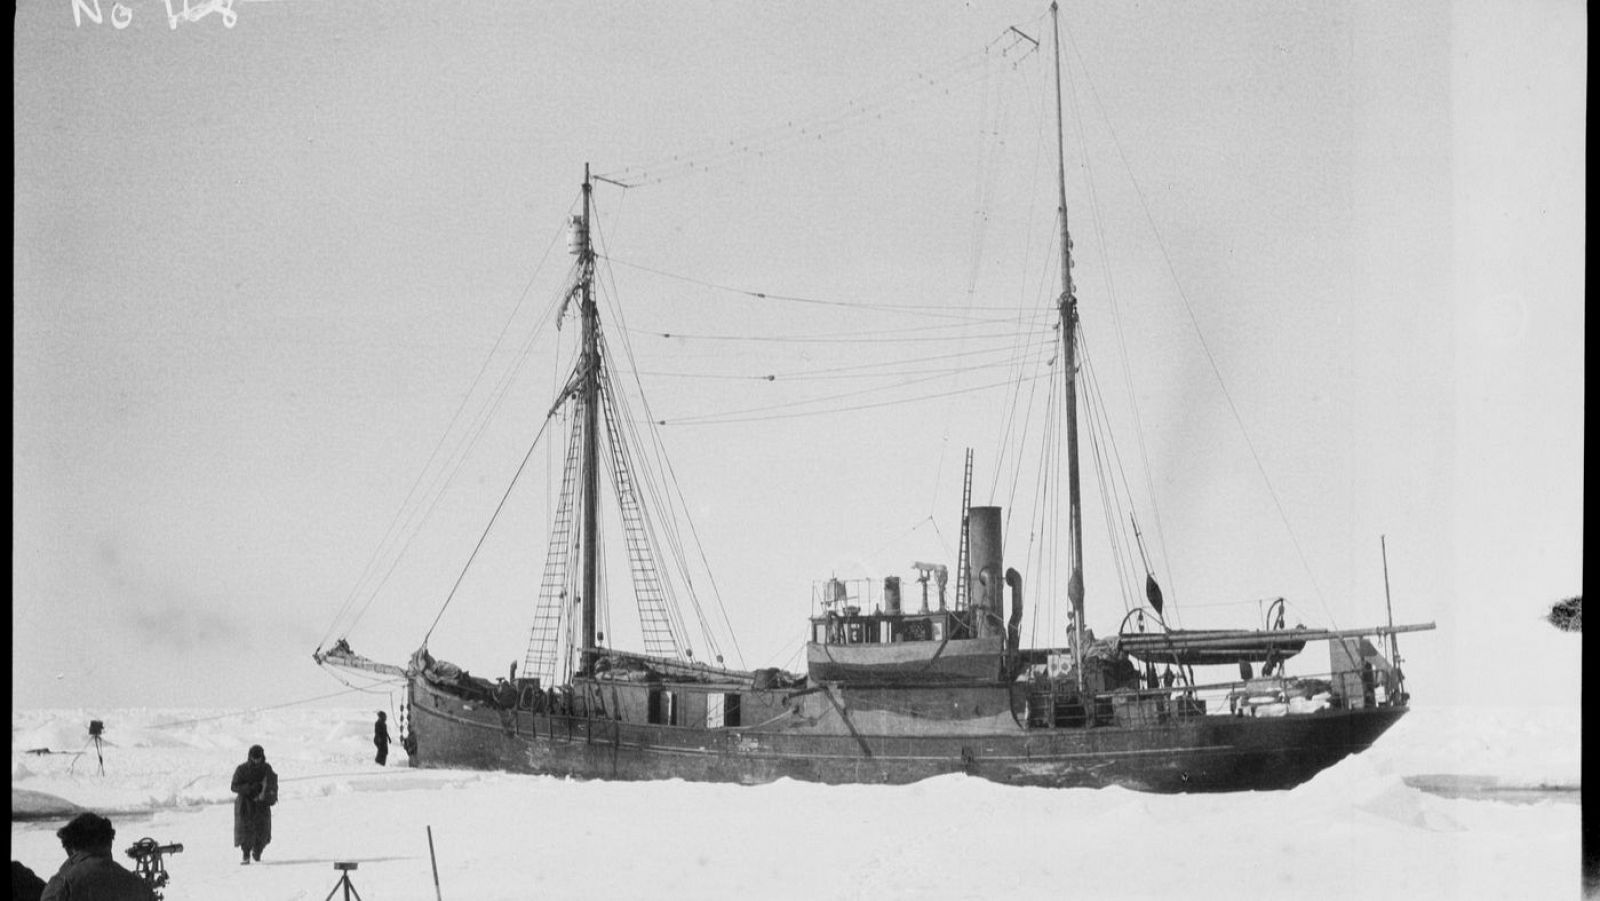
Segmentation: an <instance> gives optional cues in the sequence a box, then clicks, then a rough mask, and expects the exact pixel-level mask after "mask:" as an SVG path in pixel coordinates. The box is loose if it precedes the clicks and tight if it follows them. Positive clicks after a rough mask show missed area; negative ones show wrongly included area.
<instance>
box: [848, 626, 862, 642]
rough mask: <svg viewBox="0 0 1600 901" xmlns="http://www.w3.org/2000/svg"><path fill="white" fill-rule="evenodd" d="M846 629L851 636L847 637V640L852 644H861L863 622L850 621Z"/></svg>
mask: <svg viewBox="0 0 1600 901" xmlns="http://www.w3.org/2000/svg"><path fill="white" fill-rule="evenodd" d="M845 629H846V634H847V635H848V636H849V637H848V638H847V639H845V640H846V641H848V642H849V643H850V644H860V643H861V624H860V623H850V624H849V625H848V626H846V627H845Z"/></svg>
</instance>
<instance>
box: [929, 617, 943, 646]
mask: <svg viewBox="0 0 1600 901" xmlns="http://www.w3.org/2000/svg"><path fill="white" fill-rule="evenodd" d="M931 625H932V626H933V640H934V641H944V620H942V619H936V620H934V621H933V622H932V623H931Z"/></svg>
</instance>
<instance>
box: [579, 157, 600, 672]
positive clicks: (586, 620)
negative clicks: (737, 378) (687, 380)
mask: <svg viewBox="0 0 1600 901" xmlns="http://www.w3.org/2000/svg"><path fill="white" fill-rule="evenodd" d="M590 190H591V187H590V184H589V166H588V164H587V163H585V164H584V167H583V233H582V236H581V239H580V243H579V250H578V284H579V290H580V292H581V298H580V306H579V309H580V311H581V313H582V315H583V360H582V364H581V372H580V378H581V386H580V391H581V395H582V397H583V469H582V471H583V510H582V518H581V520H580V521H581V522H582V523H583V536H582V539H581V540H582V543H583V585H582V587H581V589H580V591H581V594H580V595H579V601H580V602H581V603H582V605H583V627H582V628H583V636H582V638H583V645H582V647H581V648H580V649H579V654H580V656H579V658H578V661H579V662H578V671H579V672H580V673H588V672H590V671H591V670H592V669H593V666H594V656H595V651H594V648H595V605H596V600H597V596H596V590H597V587H598V583H599V572H598V558H599V552H600V548H599V525H600V504H599V500H600V434H599V427H598V426H599V410H600V340H599V334H600V313H599V310H598V309H597V308H596V306H595V299H594V245H593V243H592V242H591V240H590V235H591V234H592V232H591V231H590V229H589V192H590Z"/></svg>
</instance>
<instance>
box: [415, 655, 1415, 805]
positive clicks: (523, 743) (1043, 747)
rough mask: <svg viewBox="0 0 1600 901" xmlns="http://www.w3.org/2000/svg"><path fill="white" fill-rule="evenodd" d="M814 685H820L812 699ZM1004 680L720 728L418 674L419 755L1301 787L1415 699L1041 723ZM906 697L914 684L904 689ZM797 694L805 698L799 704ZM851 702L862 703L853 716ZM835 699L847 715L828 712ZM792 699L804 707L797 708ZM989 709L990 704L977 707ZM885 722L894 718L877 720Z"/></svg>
mask: <svg viewBox="0 0 1600 901" xmlns="http://www.w3.org/2000/svg"><path fill="white" fill-rule="evenodd" d="M801 695H806V696H805V697H804V698H801V697H800V696H801ZM1007 695H1008V692H1007V689H1006V687H1005V686H996V687H993V688H991V689H988V690H987V691H985V690H982V689H974V690H972V691H971V692H969V693H968V694H967V695H966V696H965V698H963V702H966V701H972V702H973V704H974V705H975V708H976V707H977V706H981V705H982V704H985V703H987V704H988V705H989V706H988V713H987V715H986V716H980V717H979V718H978V719H976V720H973V719H962V718H959V717H950V718H946V719H944V720H943V721H941V720H940V719H938V718H937V716H935V717H933V718H928V719H921V718H918V719H917V722H918V726H917V728H916V730H915V731H911V730H908V729H901V728H900V727H899V726H897V725H894V723H895V720H894V719H893V718H892V717H889V718H884V717H879V718H878V719H873V718H872V715H873V712H874V711H873V710H872V707H873V705H874V704H877V705H878V710H879V711H880V712H881V711H884V710H889V709H890V707H889V706H888V705H887V704H884V703H883V699H884V698H886V697H889V696H888V695H884V694H883V693H879V696H878V697H877V698H876V699H875V698H874V693H873V692H871V691H863V692H855V691H853V690H852V691H845V692H837V693H836V694H832V693H829V692H826V691H824V692H815V691H814V692H811V693H804V692H802V693H795V694H790V695H786V696H783V697H782V699H781V700H782V702H783V704H784V705H786V706H784V707H783V708H781V709H782V710H783V712H784V713H786V714H792V715H791V716H788V717H786V718H784V719H783V721H781V722H779V723H777V724H776V725H770V724H768V723H767V722H763V724H762V725H760V726H750V727H744V728H740V727H732V728H722V729H708V728H697V727H689V726H663V725H652V724H648V723H641V722H624V721H619V720H616V719H609V718H602V717H594V718H589V717H584V716H562V715H551V714H545V713H533V712H529V711H516V710H497V709H493V708H491V707H488V706H485V705H482V704H480V703H474V702H471V701H464V700H463V699H461V698H459V697H456V696H453V695H451V694H448V693H445V692H442V691H440V690H438V689H437V688H436V687H435V686H432V685H430V684H429V683H428V682H427V681H426V680H424V679H421V678H413V679H412V680H411V730H412V734H413V736H414V737H415V739H416V751H415V752H414V753H413V754H412V758H411V759H412V763H413V765H415V766H423V767H449V768H472V769H485V770H503V771H508V772H517V773H535V774H546V775H555V776H570V777H574V778H581V779H615V780H641V779H684V780H689V781H703V782H737V783H744V784H759V783H765V782H771V781H774V780H777V779H783V778H788V779H798V780H803V781H808V782H822V783H830V784H841V783H878V784H903V783H910V782H916V781H919V780H922V779H927V778H930V777H934V776H940V775H944V774H947V773H966V774H969V775H973V776H978V777H981V778H985V779H990V780H992V781H995V782H1000V783H1006V784H1012V785H1035V786H1047V787H1057V788H1069V787H1091V788H1095V787H1103V786H1109V785H1120V786H1123V787H1126V788H1130V789H1136V790H1140V791H1151V792H1210V791H1249V790H1263V789H1267V790H1270V789H1287V788H1292V787H1294V786H1296V785H1299V784H1301V783H1303V782H1305V781H1306V780H1308V779H1310V778H1311V777H1312V776H1315V775H1316V774H1317V773H1319V772H1321V771H1322V770H1324V769H1326V768H1328V767H1329V766H1332V765H1333V764H1334V763H1337V762H1338V761H1339V760H1341V759H1343V758H1344V757H1346V756H1349V755H1350V754H1353V753H1356V752H1358V751H1361V750H1363V749H1365V748H1367V747H1368V746H1370V745H1371V744H1372V742H1373V741H1375V740H1376V739H1377V738H1378V736H1380V735H1382V734H1383V732H1384V731H1385V730H1387V729H1388V728H1389V727H1390V726H1392V725H1394V723H1395V722H1396V721H1398V720H1399V718H1400V717H1401V716H1403V715H1404V713H1405V708H1404V707H1373V708H1364V709H1336V710H1322V711H1318V712H1316V713H1311V714H1302V715H1292V716H1279V717H1272V718H1266V717H1262V718H1255V717H1233V716H1215V715H1209V716H1208V715H1200V716H1188V717H1170V718H1166V719H1164V721H1162V722H1159V723H1157V722H1151V723H1149V724H1146V725H1135V726H1120V725H1119V726H1093V727H1077V728H1028V727H1026V726H1024V725H1022V722H1021V721H1020V720H1019V719H1018V718H1017V717H1016V716H1015V715H1014V714H1013V712H1012V710H1011V709H1005V710H997V709H995V703H996V701H998V702H999V703H1000V704H1004V705H1005V706H1006V707H1008V708H1010V707H1014V704H1008V703H1006V698H1007ZM894 697H900V696H894ZM794 698H799V700H791V699H794ZM839 699H842V701H843V702H844V703H848V704H854V705H857V706H855V707H854V709H853V718H854V722H855V723H857V725H853V724H852V722H853V720H852V716H847V715H846V714H845V711H844V709H843V707H841V706H840V704H841V700H839ZM829 705H832V707H833V708H834V709H836V710H838V716H837V717H832V716H830V715H829V714H828V712H827V711H828V709H829ZM790 707H792V708H793V709H792V710H790ZM978 712H979V713H980V714H982V712H983V711H982V710H978ZM874 723H889V724H890V725H889V726H888V727H885V728H879V729H877V730H874V729H873V728H871V725H872V724H874Z"/></svg>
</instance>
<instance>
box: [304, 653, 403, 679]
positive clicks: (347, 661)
mask: <svg viewBox="0 0 1600 901" xmlns="http://www.w3.org/2000/svg"><path fill="white" fill-rule="evenodd" d="M311 659H313V660H315V661H316V662H317V664H318V665H319V666H337V667H340V668H342V669H352V670H362V671H365V672H369V673H381V674H383V675H385V676H399V677H401V678H404V677H405V675H406V671H405V669H404V668H402V667H398V666H395V665H394V664H392V663H379V662H378V661H376V660H370V659H368V658H366V657H363V656H361V655H360V654H357V653H354V652H353V651H346V650H344V649H342V648H338V647H336V648H334V649H333V650H329V651H324V650H321V649H318V650H317V652H316V653H315V654H312V655H311Z"/></svg>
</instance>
